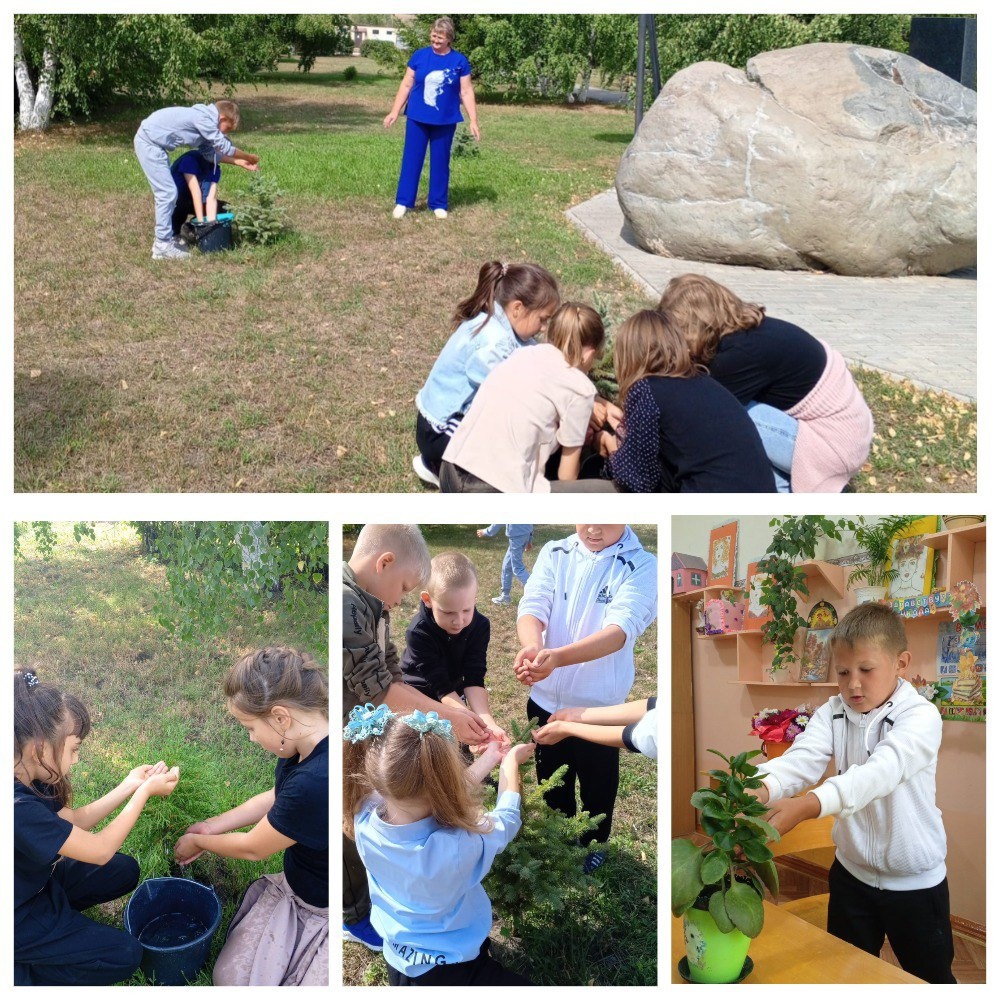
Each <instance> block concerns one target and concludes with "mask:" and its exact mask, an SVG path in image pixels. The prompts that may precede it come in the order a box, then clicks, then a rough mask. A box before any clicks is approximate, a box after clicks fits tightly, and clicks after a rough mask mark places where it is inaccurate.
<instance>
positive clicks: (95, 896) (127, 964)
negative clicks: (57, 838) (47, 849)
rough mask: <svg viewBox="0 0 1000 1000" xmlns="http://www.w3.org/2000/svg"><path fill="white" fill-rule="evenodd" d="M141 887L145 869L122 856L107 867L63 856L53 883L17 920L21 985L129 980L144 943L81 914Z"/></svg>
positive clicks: (25, 906) (18, 980)
mask: <svg viewBox="0 0 1000 1000" xmlns="http://www.w3.org/2000/svg"><path fill="white" fill-rule="evenodd" d="M138 884H139V865H138V864H137V863H136V861H135V859H134V858H130V857H129V856H128V855H127V854H116V855H115V856H114V857H113V858H112V859H111V860H110V861H109V862H108V863H107V864H106V865H88V864H85V863H84V862H83V861H71V860H69V859H68V858H63V859H62V860H61V861H59V863H58V864H57V865H56V866H55V869H54V871H53V873H52V882H51V883H50V884H49V886H48V887H47V888H46V889H45V890H43V892H42V893H40V894H39V895H38V896H36V897H35V899H33V900H30V901H29V902H27V903H25V904H23V905H22V906H21V907H19V908H18V910H17V911H16V912H15V918H14V926H15V931H14V985H15V986H110V985H112V984H113V983H120V982H121V981H122V980H124V979H128V978H129V976H131V975H132V973H134V972H135V970H136V969H138V968H139V963H140V962H141V961H142V945H141V944H139V942H138V941H137V940H136V939H135V938H134V937H132V935H131V934H128V933H126V932H125V931H122V930H118V929H117V928H115V927H109V926H107V925H106V924H99V923H97V922H96V921H95V920H90V919H89V918H88V917H85V916H83V914H82V913H80V912H79V911H80V910H85V909H87V907H89V906H96V905H97V904H98V903H107V902H108V901H109V900H112V899H118V898H119V897H120V896H124V895H125V894H126V893H128V892H131V891H132V890H133V889H134V888H135V887H136V886H137V885H138Z"/></svg>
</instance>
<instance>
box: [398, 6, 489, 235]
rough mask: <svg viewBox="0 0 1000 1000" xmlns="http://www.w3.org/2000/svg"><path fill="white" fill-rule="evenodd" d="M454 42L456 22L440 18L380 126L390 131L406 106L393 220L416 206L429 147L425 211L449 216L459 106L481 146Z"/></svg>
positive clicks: (466, 75)
mask: <svg viewBox="0 0 1000 1000" xmlns="http://www.w3.org/2000/svg"><path fill="white" fill-rule="evenodd" d="M454 40H455V25H454V22H453V21H452V19H451V18H450V17H439V18H438V19H437V20H436V21H435V22H434V25H433V27H432V28H431V44H430V45H429V46H426V47H425V48H422V49H417V50H416V52H414V53H413V55H412V56H410V60H409V62H408V63H407V64H406V73H405V74H404V76H403V82H402V83H400V85H399V91H398V92H397V93H396V100H395V101H394V102H393V105H392V110H391V111H390V112H389V113H388V114H387V115H386V116H385V119H384V121H383V124H384V125H385V127H386V128H390V127H391V126H392V125H393V123H394V122H395V121H396V119H397V118H398V117H399V115H400V112H401V111H402V110H403V105H404V104H405V105H406V138H405V140H404V142H403V162H402V165H401V166H400V168H399V186H398V188H397V189H396V207H395V209H394V210H393V213H392V214H393V217H394V218H397V219H401V218H402V217H403V216H404V215H406V212H407V210H408V209H411V208H413V206H414V205H415V204H416V200H417V185H418V184H419V182H420V172H421V171H422V170H423V168H424V157H425V156H426V155H427V149H428V147H430V154H431V170H430V185H429V189H428V192H427V207H428V208H429V209H430V210H431V211H432V212H433V213H434V215H435V216H436V217H437V218H439V219H446V218H447V217H448V177H449V168H450V165H451V144H452V140H453V139H454V138H455V127H456V126H457V125H458V124H459V122H461V121H462V112H461V109H460V105H461V106H462V107H464V108H465V110H466V112H467V113H468V115H469V131H470V132H471V133H472V134H473V136H474V137H475V139H476V141H477V142H478V141H479V120H478V118H477V114H476V95H475V93H474V92H473V90H472V69H471V67H470V66H469V60H468V59H466V58H465V56H463V55H462V53H461V52H456V51H455V50H454V49H453V48H452V47H451V44H452V42H453V41H454Z"/></svg>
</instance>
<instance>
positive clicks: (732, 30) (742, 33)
mask: <svg viewBox="0 0 1000 1000" xmlns="http://www.w3.org/2000/svg"><path fill="white" fill-rule="evenodd" d="M910 17H911V15H908V14H661V15H660V16H659V17H658V18H657V42H658V48H659V54H660V67H661V71H662V73H663V77H664V79H665V80H666V79H669V77H671V76H673V74H674V73H676V72H678V71H679V70H682V69H684V67H685V66H690V65H691V64H692V63H696V62H703V61H707V60H710V61H715V62H722V63H726V64H727V65H729V66H739V67H742V66H745V65H746V63H747V61H748V60H749V59H752V58H753V57H754V56H755V55H759V54H760V53H761V52H770V51H772V50H774V49H787V48H791V47H792V46H795V45H806V44H808V43H810V42H853V43H854V44H856V45H871V46H875V47H876V48H883V49H894V50H896V51H899V52H905V51H906V49H907V47H908V45H909V31H910Z"/></svg>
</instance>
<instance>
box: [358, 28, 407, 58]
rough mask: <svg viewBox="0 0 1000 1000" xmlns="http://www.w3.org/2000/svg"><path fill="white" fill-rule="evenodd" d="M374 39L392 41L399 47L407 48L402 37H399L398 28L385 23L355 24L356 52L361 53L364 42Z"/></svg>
mask: <svg viewBox="0 0 1000 1000" xmlns="http://www.w3.org/2000/svg"><path fill="white" fill-rule="evenodd" d="M367 41H374V42H392V44H393V45H395V46H396V48H398V49H402V48H405V46H404V45H403V42H402V39H401V38H400V37H399V32H398V31H397V30H396V28H393V27H388V28H387V27H385V26H384V25H374V24H355V25H354V54H355V55H359V54H360V53H361V46H362V44H363V43H364V42H367Z"/></svg>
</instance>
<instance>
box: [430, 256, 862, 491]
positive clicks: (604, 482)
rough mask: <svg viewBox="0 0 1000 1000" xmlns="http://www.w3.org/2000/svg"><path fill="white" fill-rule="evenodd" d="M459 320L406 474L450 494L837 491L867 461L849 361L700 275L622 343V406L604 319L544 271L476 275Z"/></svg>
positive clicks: (629, 330)
mask: <svg viewBox="0 0 1000 1000" xmlns="http://www.w3.org/2000/svg"><path fill="white" fill-rule="evenodd" d="M452 319H453V322H455V323H457V324H458V325H457V328H456V329H455V331H454V333H453V334H452V335H451V337H450V338H449V340H448V342H447V343H446V344H445V346H444V348H443V349H442V351H441V353H440V355H439V356H438V358H437V359H436V360H435V362H434V364H433V367H432V368H431V371H430V374H429V376H428V378H427V381H426V382H425V383H424V385H423V387H422V388H421V390H420V392H419V393H418V394H417V397H416V406H417V418H416V419H417V426H416V437H417V447H418V449H419V454H418V455H416V456H415V457H414V459H413V468H414V471H415V472H416V474H417V475H418V476H419V477H420V478H421V479H422V480H423V481H424V482H426V483H428V484H431V485H434V486H437V487H438V488H439V489H440V490H441V491H442V492H491V493H497V492H500V493H509V492H523V493H540V492H613V491H625V492H642V493H650V492H682V493H685V492H692V493H718V492H755V493H756V492H761V493H769V492H770V493H773V492H775V491H778V492H790V491H794V492H839V491H840V490H842V489H843V488H844V487H845V486H846V484H847V483H848V482H849V481H850V479H851V477H852V476H854V475H855V474H856V473H857V472H858V471H859V470H860V469H861V467H862V466H863V464H864V463H865V462H866V461H867V458H868V452H869V447H870V444H871V440H872V434H873V421H872V416H871V412H870V411H869V409H868V406H867V405H866V403H865V400H864V398H863V396H862V395H861V392H860V391H859V389H858V387H857V385H856V384H855V382H854V378H853V376H852V375H851V372H850V370H849V369H848V367H847V364H846V362H845V361H844V358H843V357H842V356H841V355H840V354H839V352H837V351H836V350H835V349H833V348H832V347H830V346H829V345H828V344H826V343H824V342H823V341H821V340H818V339H817V338H815V337H813V336H812V335H811V334H809V333H807V332H806V331H805V330H803V329H802V328H801V327H798V326H796V325H795V324H793V323H789V322H787V321H785V320H781V319H776V318H773V317H770V316H767V315H766V314H765V309H764V307H763V306H761V305H756V304H754V303H750V302H744V301H743V300H742V299H740V298H739V297H738V296H737V295H736V294H735V293H734V292H732V291H731V290H730V289H728V288H726V287H725V286H723V285H720V284H719V283H718V282H715V281H713V280H712V279H710V278H707V277H705V276H702V275H698V274H684V275H680V276H678V277H676V278H673V279H672V280H671V281H670V283H669V284H668V285H667V288H666V289H665V291H664V292H663V295H662V297H661V300H660V302H659V305H658V307H657V308H656V309H644V310H641V311H639V312H637V313H635V314H634V315H633V316H631V317H629V318H628V319H626V320H625V321H624V322H623V323H621V324H620V325H619V326H618V328H617V329H616V330H615V334H614V344H613V351H612V355H613V364H614V378H615V379H616V380H617V383H618V391H617V403H616V402H614V401H612V400H610V399H603V398H601V397H600V396H599V395H598V393H597V390H596V388H595V383H594V381H592V380H591V378H590V377H589V374H590V373H591V371H592V369H593V368H594V366H595V364H598V363H599V362H601V361H602V356H603V354H604V352H605V329H604V324H603V322H602V319H601V317H600V315H599V314H598V313H597V312H596V311H595V310H594V309H593V308H591V307H590V306H588V305H584V304H582V303H578V302H562V303H561V304H560V294H559V289H558V286H557V284H556V281H555V279H554V278H553V277H552V275H551V274H550V273H549V272H548V271H546V270H545V268H543V267H540V266H539V265H537V264H507V263H503V262H500V261H491V262H488V263H486V264H484V265H483V266H482V268H481V270H480V272H479V281H478V283H477V286H476V288H475V290H474V291H473V293H472V294H471V295H470V296H469V297H468V298H466V299H464V300H463V301H462V302H460V303H459V304H458V306H457V308H456V310H455V314H454V316H453V317H452ZM525 348H531V349H530V350H526V349H525ZM602 374H603V375H604V377H605V378H607V377H608V376H609V374H610V373H609V372H608V371H607V370H606V366H605V370H604V371H603V372H602Z"/></svg>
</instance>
